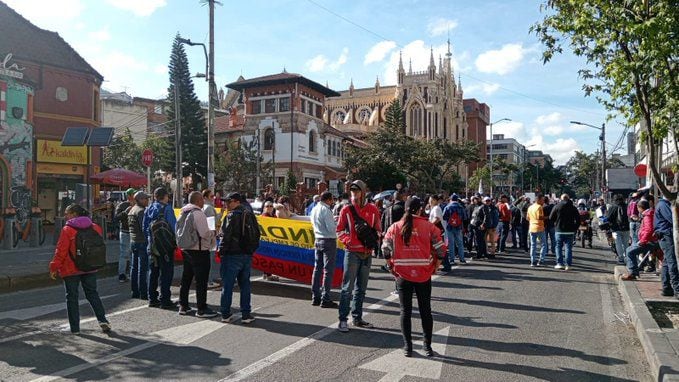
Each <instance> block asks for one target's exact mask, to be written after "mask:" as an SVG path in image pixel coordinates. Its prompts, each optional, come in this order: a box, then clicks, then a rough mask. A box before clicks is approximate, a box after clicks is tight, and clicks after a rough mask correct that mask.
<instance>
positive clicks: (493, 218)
mask: <svg viewBox="0 0 679 382" xmlns="http://www.w3.org/2000/svg"><path fill="white" fill-rule="evenodd" d="M483 212H484V215H485V216H486V219H485V220H486V221H484V223H483V229H484V236H483V241H484V242H486V248H488V246H490V248H488V249H489V251H488V258H489V259H494V258H495V249H496V248H497V247H496V243H497V239H496V238H495V236H496V235H495V233H496V232H497V225H498V224H499V222H500V212H499V211H498V209H497V207H495V205H494V204H493V200H492V199H491V198H490V196H486V197H485V198H483Z"/></svg>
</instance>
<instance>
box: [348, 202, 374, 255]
mask: <svg viewBox="0 0 679 382" xmlns="http://www.w3.org/2000/svg"><path fill="white" fill-rule="evenodd" d="M352 204H353V206H354V207H355V208H356V213H357V214H358V216H360V217H362V218H363V220H365V221H366V222H368V224H369V225H370V226H371V227H373V228H374V229H376V230H377V232H382V231H381V229H380V211H379V210H378V209H377V207H376V206H375V205H374V204H372V203H366V204H365V205H364V206H363V207H360V206H359V205H358V203H357V202H355V201H352ZM337 238H338V239H339V240H340V241H341V242H342V243H344V247H345V248H346V250H347V252H359V253H371V252H372V250H371V249H368V248H366V247H364V246H363V243H361V241H360V240H358V235H357V234H356V229H355V228H354V216H353V214H352V213H351V207H350V205H346V206H344V207H343V208H342V210H341V211H340V215H339V221H338V222H337Z"/></svg>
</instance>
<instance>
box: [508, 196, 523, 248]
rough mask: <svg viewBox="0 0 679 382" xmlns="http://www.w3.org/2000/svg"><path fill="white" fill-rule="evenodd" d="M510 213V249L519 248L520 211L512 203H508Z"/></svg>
mask: <svg viewBox="0 0 679 382" xmlns="http://www.w3.org/2000/svg"><path fill="white" fill-rule="evenodd" d="M509 208H510V209H511V213H512V220H511V224H510V225H509V237H510V238H511V239H512V249H517V248H519V238H518V234H519V230H520V229H521V211H520V210H519V209H518V208H517V207H516V206H515V205H514V204H509Z"/></svg>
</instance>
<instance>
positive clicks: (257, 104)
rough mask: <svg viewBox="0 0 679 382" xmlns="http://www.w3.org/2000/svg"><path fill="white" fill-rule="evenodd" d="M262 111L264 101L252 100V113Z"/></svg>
mask: <svg viewBox="0 0 679 382" xmlns="http://www.w3.org/2000/svg"><path fill="white" fill-rule="evenodd" d="M261 112H262V101H261V100H257V101H252V111H251V112H250V114H261Z"/></svg>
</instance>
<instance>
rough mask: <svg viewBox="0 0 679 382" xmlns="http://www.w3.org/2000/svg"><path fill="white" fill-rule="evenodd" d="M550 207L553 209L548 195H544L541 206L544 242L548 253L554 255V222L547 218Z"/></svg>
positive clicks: (550, 211)
mask: <svg viewBox="0 0 679 382" xmlns="http://www.w3.org/2000/svg"><path fill="white" fill-rule="evenodd" d="M552 209H554V204H552V201H551V199H550V198H549V196H545V204H544V206H542V213H543V215H544V216H545V243H548V244H547V249H549V251H550V253H551V254H552V255H556V231H555V228H554V223H553V222H552V221H551V220H550V219H549V215H550V214H551V213H552Z"/></svg>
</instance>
